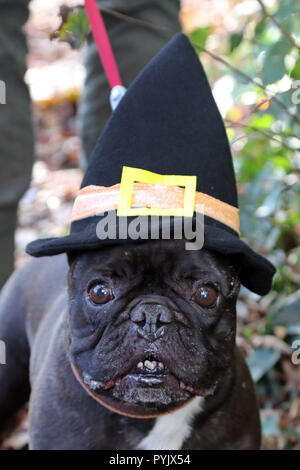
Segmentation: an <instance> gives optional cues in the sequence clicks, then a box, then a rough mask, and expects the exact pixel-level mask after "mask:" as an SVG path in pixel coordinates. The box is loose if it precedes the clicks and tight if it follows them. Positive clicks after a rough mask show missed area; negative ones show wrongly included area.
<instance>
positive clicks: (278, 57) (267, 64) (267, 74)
mask: <svg viewBox="0 0 300 470" xmlns="http://www.w3.org/2000/svg"><path fill="white" fill-rule="evenodd" d="M290 49H291V44H290V42H289V41H288V39H287V38H286V37H282V38H281V39H280V40H279V41H277V42H276V43H275V44H274V45H273V46H272V47H270V48H269V49H268V50H267V53H266V56H265V60H264V65H263V70H262V72H263V83H264V85H269V84H270V83H274V82H276V81H277V80H280V79H281V78H282V77H283V75H284V74H285V73H286V68H285V64H284V59H285V56H286V55H287V54H288V52H289V51H290Z"/></svg>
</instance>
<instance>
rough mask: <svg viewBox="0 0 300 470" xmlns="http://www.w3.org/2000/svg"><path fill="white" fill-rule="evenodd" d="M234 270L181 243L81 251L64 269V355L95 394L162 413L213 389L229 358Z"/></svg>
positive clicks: (235, 289)
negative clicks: (66, 284) (66, 304)
mask: <svg viewBox="0 0 300 470" xmlns="http://www.w3.org/2000/svg"><path fill="white" fill-rule="evenodd" d="M238 291H239V278H238V274H237V271H236V269H235V268H234V267H233V266H232V265H231V264H230V263H229V261H228V260H226V259H224V258H222V257H220V256H219V255H216V254H213V253H211V252H208V251H206V250H200V251H186V250H185V243H184V242H183V241H175V240H174V241H155V242H154V241H151V242H143V243H140V244H132V245H123V246H115V247H108V248H105V249H102V250H99V251H93V252H88V253H84V254H81V255H79V256H77V257H76V258H75V260H74V261H73V262H72V263H71V268H70V273H69V295H70V316H69V325H68V338H69V353H70V358H71V361H72V363H73V365H75V368H76V370H77V373H78V375H79V376H80V378H81V380H82V382H83V383H84V384H85V386H86V387H88V388H89V391H90V392H91V394H93V395H94V396H98V397H99V398H100V397H101V399H102V400H103V401H104V402H105V401H107V403H109V404H111V403H112V402H115V401H117V402H118V404H119V407H122V405H124V406H125V407H126V406H127V407H128V406H129V405H130V406H133V407H135V408H137V409H138V408H141V409H143V410H152V411H158V412H159V411H164V410H168V409H170V408H174V407H176V406H178V405H179V404H180V403H183V402H185V401H186V400H188V399H190V398H191V397H192V396H193V395H200V396H207V395H211V394H213V393H214V391H215V388H216V387H217V386H218V384H219V383H221V382H222V377H223V376H224V374H225V373H226V370H228V368H229V367H230V365H231V364H232V360H233V353H234V344H235V324H236V313H235V304H236V297H237V294H238Z"/></svg>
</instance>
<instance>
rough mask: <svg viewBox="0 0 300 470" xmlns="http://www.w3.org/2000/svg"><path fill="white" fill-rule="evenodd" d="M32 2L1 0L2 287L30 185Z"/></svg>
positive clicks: (0, 266)
mask: <svg viewBox="0 0 300 470" xmlns="http://www.w3.org/2000/svg"><path fill="white" fill-rule="evenodd" d="M28 3H29V0H0V80H2V83H3V82H4V83H5V88H6V104H0V288H1V286H2V285H3V284H4V283H5V281H6V279H7V278H8V277H9V275H10V274H11V272H12V270H13V267H14V231H15V227H16V219H17V208H18V202H19V200H20V198H21V196H22V195H23V194H24V192H25V190H26V189H27V188H28V186H29V183H30V176H31V169H32V162H33V129H32V118H31V106H30V97H29V92H28V88H27V86H26V85H25V83H24V73H25V71H26V62H25V57H26V53H27V47H26V39H25V36H24V33H23V31H22V26H23V24H24V23H25V22H26V20H27V17H28Z"/></svg>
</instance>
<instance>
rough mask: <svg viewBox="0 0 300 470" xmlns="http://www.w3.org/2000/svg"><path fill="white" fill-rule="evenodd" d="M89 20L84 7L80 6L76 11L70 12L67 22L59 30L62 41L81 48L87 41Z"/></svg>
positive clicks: (74, 47) (75, 47)
mask: <svg viewBox="0 0 300 470" xmlns="http://www.w3.org/2000/svg"><path fill="white" fill-rule="evenodd" d="M88 28H89V20H88V18H87V16H86V13H85V10H84V9H83V8H78V9H77V10H76V11H75V13H70V14H69V16H68V19H67V22H66V23H64V24H63V26H62V28H61V29H60V31H59V37H60V39H61V40H62V41H65V42H68V43H69V44H70V45H71V46H72V48H73V49H79V48H80V47H81V46H82V44H83V43H84V41H85V37H86V34H87V30H88Z"/></svg>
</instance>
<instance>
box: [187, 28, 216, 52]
mask: <svg viewBox="0 0 300 470" xmlns="http://www.w3.org/2000/svg"><path fill="white" fill-rule="evenodd" d="M210 32H211V27H210V26H207V27H203V28H197V29H195V30H194V31H192V33H191V34H190V41H191V43H192V44H193V45H194V46H197V47H199V48H203V47H205V45H206V41H207V38H208V36H209V34H210Z"/></svg>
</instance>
